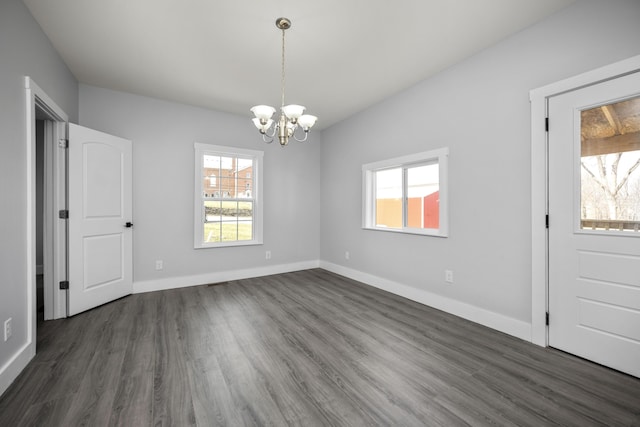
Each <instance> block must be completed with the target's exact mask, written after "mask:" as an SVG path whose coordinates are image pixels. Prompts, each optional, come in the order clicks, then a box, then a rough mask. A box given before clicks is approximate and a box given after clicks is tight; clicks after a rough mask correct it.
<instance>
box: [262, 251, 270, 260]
mask: <svg viewBox="0 0 640 427" xmlns="http://www.w3.org/2000/svg"><path fill="white" fill-rule="evenodd" d="M264 259H271V251H266V252H265V253H264Z"/></svg>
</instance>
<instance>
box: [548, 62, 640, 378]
mask: <svg viewBox="0 0 640 427" xmlns="http://www.w3.org/2000/svg"><path fill="white" fill-rule="evenodd" d="M548 106H549V151H548V152H549V345H550V346H552V347H556V348H559V349H561V350H564V351H567V352H570V353H573V354H576V355H578V356H581V357H584V358H586V359H589V360H592V361H594V362H597V363H600V364H603V365H606V366H609V367H612V368H614V369H617V370H620V371H623V372H626V373H629V374H631V375H634V376H637V377H640V231H639V226H640V167H638V166H640V73H638V72H636V73H633V74H630V75H627V76H624V77H620V78H617V79H614V80H609V81H606V82H603V83H599V84H596V85H592V86H588V87H586V88H582V89H578V90H574V91H571V92H568V93H565V94H562V95H558V96H554V97H551V98H549V105H548Z"/></svg>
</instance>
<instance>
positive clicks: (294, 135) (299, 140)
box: [291, 127, 309, 142]
mask: <svg viewBox="0 0 640 427" xmlns="http://www.w3.org/2000/svg"><path fill="white" fill-rule="evenodd" d="M296 130H298V128H297V127H296V128H295V129H294V131H293V134H292V135H291V136H293V139H295V140H296V141H298V142H305V141H306V140H307V138H308V137H309V131H304V138H302V139H298V137H296Z"/></svg>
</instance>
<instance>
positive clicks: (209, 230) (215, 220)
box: [202, 201, 222, 243]
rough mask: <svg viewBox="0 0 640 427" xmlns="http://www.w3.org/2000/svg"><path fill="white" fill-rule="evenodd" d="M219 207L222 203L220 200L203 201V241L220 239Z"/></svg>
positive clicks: (217, 240)
mask: <svg viewBox="0 0 640 427" xmlns="http://www.w3.org/2000/svg"><path fill="white" fill-rule="evenodd" d="M221 208H222V205H221V203H220V202H214V201H205V202H204V227H203V237H202V239H203V241H204V242H207V243H209V242H219V241H220V220H221V219H222V217H221Z"/></svg>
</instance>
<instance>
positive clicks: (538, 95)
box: [529, 55, 640, 347]
mask: <svg viewBox="0 0 640 427" xmlns="http://www.w3.org/2000/svg"><path fill="white" fill-rule="evenodd" d="M637 70H640V55H638V56H634V57H631V58H629V59H625V60H623V61H620V62H616V63H614V64H610V65H607V66H604V67H601V68H598V69H595V70H592V71H589V72H586V73H584V74H580V75H577V76H574V77H571V78H568V79H565V80H561V81H559V82H556V83H552V84H550V85H547V86H543V87H540V88H537V89H534V90H531V91H530V92H529V100H530V101H531V342H532V343H534V344H537V345H540V346H544V347H546V346H548V343H549V337H548V329H547V326H546V322H545V313H546V312H547V310H548V295H549V281H548V274H547V271H548V239H547V237H548V236H547V228H546V221H545V216H546V214H547V213H548V203H547V200H548V196H547V186H548V172H547V155H548V152H547V132H546V131H545V127H544V123H545V118H546V117H547V100H548V98H550V97H552V96H554V95H559V94H561V93H564V92H569V91H572V90H575V89H579V88H581V87H585V86H590V85H594V84H597V83H600V82H603V81H606V80H611V79H614V78H617V77H620V76H623V75H625V74H629V73H632V72H635V71H637ZM550 126H553V123H551V124H550ZM551 221H553V218H551Z"/></svg>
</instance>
